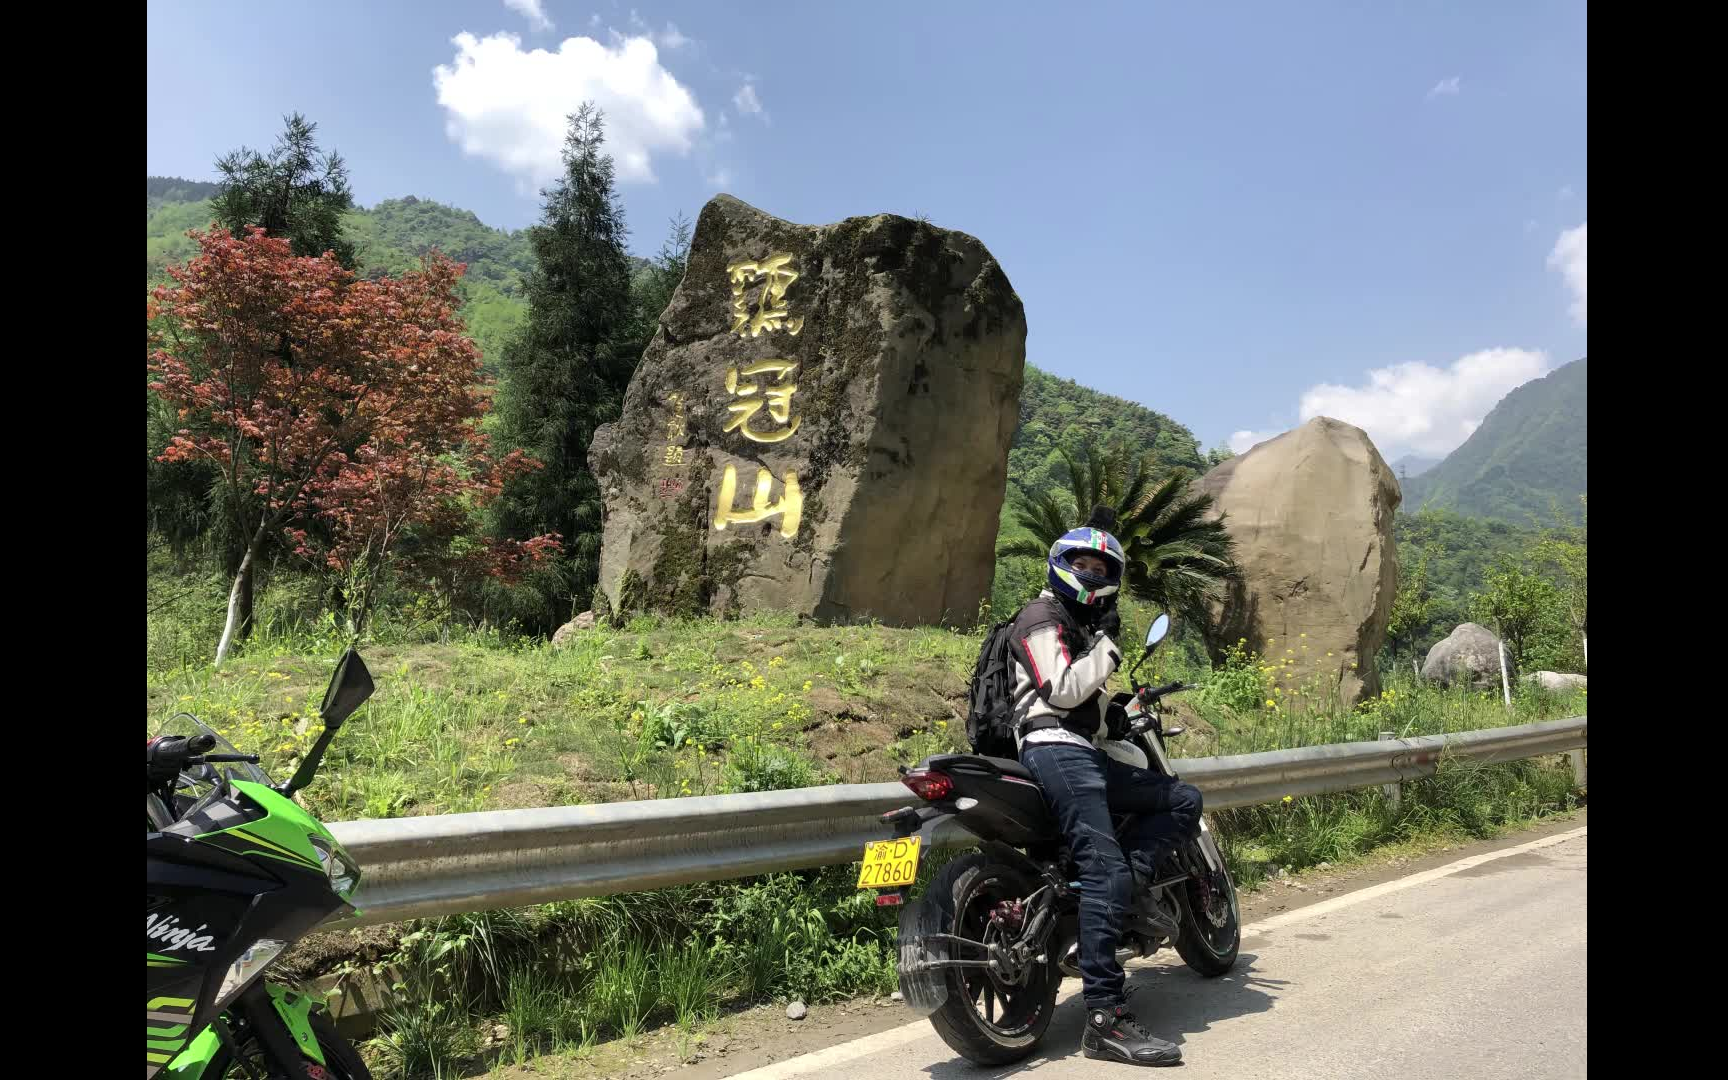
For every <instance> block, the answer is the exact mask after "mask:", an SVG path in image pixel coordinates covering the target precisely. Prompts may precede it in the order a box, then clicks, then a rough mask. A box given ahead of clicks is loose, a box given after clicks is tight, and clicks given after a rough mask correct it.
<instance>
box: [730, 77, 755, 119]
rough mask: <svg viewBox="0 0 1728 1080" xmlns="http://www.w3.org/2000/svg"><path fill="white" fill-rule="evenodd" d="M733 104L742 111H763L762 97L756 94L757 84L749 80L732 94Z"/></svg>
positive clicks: (747, 112)
mask: <svg viewBox="0 0 1728 1080" xmlns="http://www.w3.org/2000/svg"><path fill="white" fill-rule="evenodd" d="M732 104H734V105H736V106H738V111H739V112H740V113H746V114H749V113H759V112H761V111H762V99H761V98H759V97H757V96H756V84H755V83H750V82H747V83H745V84H744V85H743V86H741V87H739V88H738V92H737V93H736V94H733V95H732Z"/></svg>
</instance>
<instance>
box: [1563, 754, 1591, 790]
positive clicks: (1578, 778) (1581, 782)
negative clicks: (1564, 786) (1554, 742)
mask: <svg viewBox="0 0 1728 1080" xmlns="http://www.w3.org/2000/svg"><path fill="white" fill-rule="evenodd" d="M1566 756H1567V757H1569V758H1571V759H1572V786H1573V787H1579V788H1586V787H1589V786H1590V774H1589V773H1588V772H1587V771H1586V770H1585V767H1584V751H1582V750H1568V751H1566Z"/></svg>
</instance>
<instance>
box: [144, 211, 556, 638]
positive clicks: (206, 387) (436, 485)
mask: <svg viewBox="0 0 1728 1080" xmlns="http://www.w3.org/2000/svg"><path fill="white" fill-rule="evenodd" d="M191 236H192V238H193V240H195V241H196V242H197V244H198V249H199V251H198V254H197V256H195V257H194V258H193V259H192V260H190V261H189V262H188V263H187V264H186V265H185V266H184V267H172V268H170V269H169V274H170V276H171V277H172V278H173V282H174V284H172V285H167V286H163V287H159V288H157V289H154V290H152V292H151V297H150V301H149V305H148V319H147V325H148V328H149V329H148V333H149V344H150V352H149V368H150V373H151V375H152V376H153V381H152V382H151V383H150V388H151V389H152V390H154V391H155V392H156V393H157V394H158V395H159V396H160V397H161V398H162V399H163V400H164V401H166V402H168V403H169V404H170V405H172V406H173V407H174V408H175V409H176V410H177V411H178V415H179V418H180V420H181V422H182V423H183V424H184V425H185V427H183V428H182V429H181V430H180V431H179V432H178V433H177V434H176V435H175V436H174V437H173V439H172V440H171V441H170V442H169V444H168V446H167V448H166V450H165V451H164V453H163V454H162V455H161V459H162V460H164V461H179V460H194V459H202V460H206V461H209V462H211V463H213V464H214V465H215V466H216V467H217V468H218V469H219V470H220V471H221V474H222V479H223V483H224V484H225V485H226V486H227V488H228V495H229V498H228V500H227V501H228V503H229V505H230V507H231V508H232V512H233V513H234V514H235V516H236V519H237V520H236V524H237V525H238V526H239V529H240V534H241V535H243V536H246V537H248V538H249V539H248V541H247V547H246V551H245V554H244V556H243V557H242V560H241V563H240V568H239V570H238V572H237V573H236V574H235V578H234V586H233V589H232V590H231V591H230V593H229V600H228V617H227V620H226V623H225V625H224V628H223V632H222V639H221V641H220V643H219V644H218V646H217V655H216V662H217V664H218V666H220V664H221V663H222V661H223V660H224V659H225V658H226V656H227V654H228V652H229V650H230V648H231V646H232V643H233V641H234V640H235V639H236V638H237V637H243V636H244V635H245V634H246V632H247V631H248V629H249V627H250V623H251V609H252V583H253V579H254V575H255V572H256V568H257V560H258V554H259V550H260V549H261V547H262V546H263V544H264V542H265V540H266V539H267V538H268V537H269V536H270V535H272V533H274V532H276V531H278V530H287V531H288V533H289V535H290V536H291V537H292V538H293V539H294V540H295V541H296V544H297V547H298V548H299V549H300V550H301V551H302V552H304V553H306V554H309V555H314V556H315V557H317V558H319V559H320V560H321V561H322V562H323V563H324V564H325V565H327V566H329V567H330V568H332V569H334V570H336V571H339V572H341V573H343V574H344V575H345V576H346V577H347V578H348V580H349V583H350V589H349V593H350V627H351V629H352V630H353V631H354V632H355V633H358V632H359V629H360V625H361V623H363V621H364V618H365V615H366V613H367V612H368V611H369V610H370V605H371V603H372V599H373V597H374V595H375V593H376V585H377V582H378V580H379V576H380V575H381V574H382V573H383V572H384V570H385V568H386V566H387V565H388V563H389V561H390V557H391V555H392V553H393V551H394V550H395V549H396V548H397V546H398V545H399V543H400V542H401V541H402V540H403V539H404V538H405V537H412V538H413V540H414V544H413V545H412V547H413V549H414V553H415V556H416V557H415V559H414V560H412V561H413V562H414V563H416V564H417V565H419V566H420V567H422V568H424V569H427V570H429V571H434V572H436V573H438V574H439V575H441V576H442V578H443V579H445V580H452V579H453V576H454V575H459V574H492V575H498V576H512V575H514V574H515V573H517V572H519V571H520V570H522V569H523V568H525V567H526V566H528V565H531V564H533V563H534V562H537V561H539V560H540V559H543V558H545V557H546V556H547V555H549V554H550V553H552V552H555V551H556V550H557V546H558V538H557V537H556V536H553V535H547V536H541V537H536V538H534V539H532V540H528V541H522V542H515V541H503V542H491V541H478V542H469V543H462V542H461V540H462V538H463V536H464V533H465V531H466V526H467V521H468V520H469V517H470V515H471V512H472V511H473V510H475V509H477V508H479V507H482V506H484V505H485V504H486V503H488V502H490V501H491V500H492V499H493V498H495V497H496V496H497V493H498V491H499V489H500V487H501V485H502V484H503V482H504V481H505V480H506V479H507V478H508V477H509V476H510V475H511V474H513V473H514V472H517V471H520V470H522V469H525V468H534V467H536V463H535V462H533V461H531V460H530V459H527V458H524V457H523V456H522V455H521V454H519V453H513V454H510V455H507V456H505V457H503V458H501V459H498V460H493V459H492V458H491V456H490V454H489V448H488V446H487V441H486V437H485V435H484V434H483V433H482V432H481V431H480V430H479V424H478V421H479V419H480V417H481V416H482V415H484V413H485V411H486V408H487V402H486V398H485V396H484V393H483V383H482V381H481V379H480V354H479V350H478V349H477V348H476V347H475V346H474V343H473V342H472V341H470V340H469V339H468V338H467V337H466V336H465V335H464V334H463V333H462V323H461V320H460V318H459V317H458V316H457V314H456V309H457V306H458V303H459V301H458V298H457V296H456V291H455V290H456V282H457V281H458V280H459V279H460V277H461V275H462V272H463V267H462V266H460V265H459V264H457V263H454V262H451V261H450V260H449V259H447V258H444V257H443V256H441V255H438V254H436V253H434V254H432V255H430V256H428V257H427V258H426V259H425V260H424V261H423V264H422V266H421V268H420V269H419V270H417V271H410V272H408V273H404V274H401V275H399V276H394V277H382V278H379V279H377V280H371V281H368V280H364V279H361V278H358V277H356V276H355V275H354V274H353V273H352V272H350V271H348V270H345V269H343V268H342V266H341V265H340V264H339V263H338V262H337V261H336V259H335V257H334V256H333V255H331V254H329V253H326V254H325V255H323V256H321V257H318V258H304V257H296V256H295V255H294V254H293V253H292V252H291V251H290V249H289V244H288V241H287V240H284V239H278V238H274V237H270V236H266V235H265V234H264V231H263V230H262V229H256V228H255V229H251V230H249V231H248V233H247V235H245V236H233V235H230V234H229V233H228V232H226V231H224V230H220V229H217V230H212V231H210V232H208V233H200V232H193V233H192V234H191ZM356 605H357V606H356Z"/></svg>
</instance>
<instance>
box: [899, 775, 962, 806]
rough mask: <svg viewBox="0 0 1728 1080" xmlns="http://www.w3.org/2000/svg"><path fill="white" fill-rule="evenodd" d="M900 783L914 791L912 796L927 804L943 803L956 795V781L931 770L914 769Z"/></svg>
mask: <svg viewBox="0 0 1728 1080" xmlns="http://www.w3.org/2000/svg"><path fill="white" fill-rule="evenodd" d="M900 782H901V783H902V784H905V785H906V786H907V787H909V788H911V789H912V794H914V795H916V796H918V797H919V798H920V799H923V800H924V801H925V802H941V801H942V800H943V799H946V798H947V797H948V796H950V795H952V794H953V793H954V781H952V780H950V779H948V777H947V776H946V775H945V774H943V773H939V772H931V771H930V770H929V769H913V770H912V771H911V772H909V773H907V774H906V775H905V776H902V777H901V778H900Z"/></svg>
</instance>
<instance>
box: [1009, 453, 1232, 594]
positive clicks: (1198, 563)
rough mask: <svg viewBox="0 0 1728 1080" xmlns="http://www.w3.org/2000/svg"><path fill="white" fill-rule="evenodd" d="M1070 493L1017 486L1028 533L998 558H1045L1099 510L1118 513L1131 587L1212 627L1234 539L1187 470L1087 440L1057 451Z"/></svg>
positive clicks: (1018, 510) (1019, 513)
mask: <svg viewBox="0 0 1728 1080" xmlns="http://www.w3.org/2000/svg"><path fill="white" fill-rule="evenodd" d="M1057 452H1058V454H1059V455H1060V456H1061V459H1062V462H1063V465H1064V466H1065V468H1066V472H1067V478H1068V490H1066V491H1063V490H1061V489H1049V490H1044V491H1030V490H1027V489H1026V488H1025V487H1023V486H1020V485H1019V484H1018V483H1016V489H1017V490H1016V498H1015V505H1014V508H1013V513H1014V517H1015V519H1016V522H1017V523H1018V525H1019V526H1020V528H1022V529H1023V530H1025V532H1026V533H1027V534H1029V535H1025V536H1021V537H1016V538H1012V539H1009V540H1007V541H1004V542H1003V543H1002V544H1001V545H999V546H998V548H997V551H996V554H997V556H998V557H999V558H1003V557H1015V556H1032V557H1036V558H1044V557H1045V556H1046V555H1047V554H1048V552H1049V550H1050V546H1051V545H1052V544H1054V543H1055V542H1056V540H1057V538H1058V537H1060V536H1061V535H1062V534H1063V533H1065V532H1067V531H1068V530H1070V529H1073V528H1075V527H1077V526H1078V525H1079V523H1080V521H1081V519H1082V518H1083V517H1084V516H1085V515H1086V514H1087V513H1088V512H1089V511H1090V509H1091V508H1092V507H1094V506H1108V507H1110V508H1111V509H1112V510H1114V511H1115V512H1116V529H1115V535H1116V538H1117V539H1118V540H1120V541H1121V542H1122V547H1123V553H1124V554H1125V555H1126V556H1127V558H1128V581H1127V587H1128V590H1129V591H1130V592H1132V593H1133V594H1134V595H1135V596H1137V597H1139V598H1141V599H1143V600H1147V601H1150V602H1151V603H1153V604H1156V605H1158V606H1160V607H1162V608H1164V609H1166V610H1168V611H1169V612H1170V613H1171V615H1172V616H1173V617H1175V618H1182V619H1188V620H1191V621H1192V622H1193V624H1194V625H1195V626H1199V627H1205V626H1207V625H1208V624H1209V620H1210V611H1209V607H1210V604H1211V603H1212V601H1214V600H1216V599H1218V598H1219V597H1220V595H1221V593H1222V590H1223V588H1224V586H1225V585H1226V584H1227V583H1228V582H1229V581H1231V580H1232V579H1233V578H1235V577H1236V576H1237V575H1238V571H1237V569H1236V564H1235V561H1234V555H1235V541H1234V540H1232V539H1231V537H1230V534H1229V532H1228V531H1226V529H1225V522H1224V519H1223V517H1222V516H1220V517H1217V518H1214V517H1212V516H1211V514H1212V507H1213V499H1212V496H1210V495H1205V494H1196V493H1193V492H1191V491H1190V485H1191V483H1192V474H1191V473H1189V472H1188V470H1186V469H1176V470H1173V471H1170V472H1167V473H1166V472H1164V471H1163V470H1161V469H1159V467H1158V464H1157V457H1156V455H1154V454H1151V453H1145V454H1141V455H1139V456H1138V457H1134V456H1132V455H1130V454H1129V453H1128V452H1126V450H1125V449H1124V448H1123V447H1122V446H1121V445H1120V444H1116V445H1113V446H1112V447H1110V448H1109V449H1101V448H1100V447H1099V446H1098V445H1097V443H1095V442H1089V443H1086V444H1085V445H1084V446H1083V447H1082V448H1081V450H1080V452H1079V453H1078V454H1075V453H1071V452H1070V451H1069V450H1068V449H1066V448H1065V447H1059V448H1058V449H1057Z"/></svg>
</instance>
